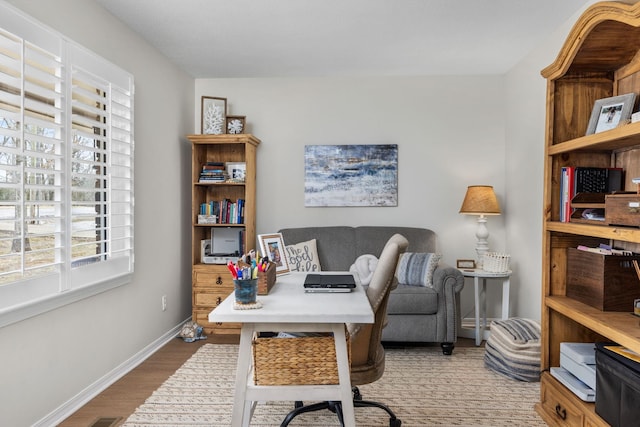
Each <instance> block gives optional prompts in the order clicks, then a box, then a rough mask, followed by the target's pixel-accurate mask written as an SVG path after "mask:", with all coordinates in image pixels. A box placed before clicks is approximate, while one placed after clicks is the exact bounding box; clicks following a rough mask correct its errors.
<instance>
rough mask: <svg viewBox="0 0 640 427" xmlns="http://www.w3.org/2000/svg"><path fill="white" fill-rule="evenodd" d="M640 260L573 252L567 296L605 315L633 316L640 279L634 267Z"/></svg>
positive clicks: (622, 256)
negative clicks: (627, 314)
mask: <svg viewBox="0 0 640 427" xmlns="http://www.w3.org/2000/svg"><path fill="white" fill-rule="evenodd" d="M633 260H638V261H640V256H638V255H633V256H627V255H603V254H598V253H594V252H588V251H582V250H579V249H576V248H569V249H568V253H567V293H566V294H567V296H568V297H570V298H573V299H575V300H578V301H581V302H583V303H585V304H587V305H590V306H592V307H595V308H597V309H599V310H602V311H628V312H633V301H634V300H635V299H636V298H640V279H638V275H637V274H636V270H635V268H634V266H633V262H632V261H633Z"/></svg>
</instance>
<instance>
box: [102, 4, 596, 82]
mask: <svg viewBox="0 0 640 427" xmlns="http://www.w3.org/2000/svg"><path fill="white" fill-rule="evenodd" d="M96 2H97V3H99V4H101V5H102V6H103V7H104V8H106V9H107V10H109V11H110V12H111V13H112V14H113V15H115V16H116V17H118V18H119V19H120V20H122V21H124V22H125V23H126V24H127V25H128V26H129V27H131V28H133V29H134V30H135V31H136V32H138V33H139V34H140V35H141V36H142V37H143V38H144V39H146V40H147V41H148V42H149V43H150V44H152V45H153V46H155V47H156V48H157V49H158V50H159V51H161V52H162V53H163V54H164V55H165V56H167V57H168V58H170V59H171V60H172V61H173V62H175V63H176V64H179V65H180V67H181V68H183V69H184V70H185V71H187V72H188V73H189V74H191V75H192V76H193V77H195V78H216V77H217V78H221V77H295V76H365V75H378V76H380V75H395V76H397V75H434V74H440V75H442V74H444V75H459V74H502V73H504V72H506V71H508V70H509V69H510V68H511V67H512V66H513V65H514V64H516V63H517V62H518V61H519V60H520V59H522V58H523V57H524V56H525V55H526V54H527V53H528V52H529V51H530V50H531V49H533V48H534V47H535V46H536V45H537V44H538V43H540V42H541V41H543V40H544V39H545V37H546V36H547V35H548V34H549V33H550V32H552V31H554V30H555V29H557V28H558V27H559V26H560V25H562V24H563V23H565V22H566V21H567V20H568V19H569V18H571V17H572V16H573V15H574V14H575V13H576V12H577V11H578V10H580V9H581V8H582V7H583V6H584V5H585V4H588V3H591V1H589V0H96Z"/></svg>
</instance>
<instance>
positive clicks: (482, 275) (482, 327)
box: [459, 268, 511, 345]
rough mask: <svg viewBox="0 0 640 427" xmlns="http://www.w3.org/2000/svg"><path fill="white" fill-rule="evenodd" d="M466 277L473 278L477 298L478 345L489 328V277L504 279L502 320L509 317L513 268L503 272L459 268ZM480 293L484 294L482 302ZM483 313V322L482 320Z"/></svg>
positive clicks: (476, 325) (475, 298)
mask: <svg viewBox="0 0 640 427" xmlns="http://www.w3.org/2000/svg"><path fill="white" fill-rule="evenodd" d="M459 270H460V272H461V273H462V275H463V276H464V277H469V278H473V291H474V300H475V315H476V319H475V320H476V324H475V338H476V345H480V343H481V342H482V340H483V339H486V338H485V337H484V334H485V331H486V329H487V279H502V320H506V319H508V318H509V288H510V287H511V283H510V279H511V270H508V271H505V272H502V273H493V272H490V271H484V270H482V269H477V268H476V269H471V268H459ZM480 279H482V290H480ZM480 295H482V296H483V298H482V304H481V303H480ZM480 314H482V323H481V322H480Z"/></svg>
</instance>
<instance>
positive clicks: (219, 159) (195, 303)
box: [188, 134, 260, 335]
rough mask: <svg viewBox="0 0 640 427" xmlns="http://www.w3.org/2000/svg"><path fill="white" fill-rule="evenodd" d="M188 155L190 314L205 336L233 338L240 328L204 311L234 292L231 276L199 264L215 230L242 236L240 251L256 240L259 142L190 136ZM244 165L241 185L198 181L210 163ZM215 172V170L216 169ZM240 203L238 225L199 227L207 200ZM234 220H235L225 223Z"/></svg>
mask: <svg viewBox="0 0 640 427" xmlns="http://www.w3.org/2000/svg"><path fill="white" fill-rule="evenodd" d="M188 139H189V141H191V144H192V157H191V159H192V160H191V188H192V192H191V221H192V226H191V230H192V231H191V261H192V262H191V263H192V271H191V274H192V316H193V320H194V321H195V322H197V323H198V324H199V325H200V326H202V327H203V328H204V330H205V332H206V333H207V334H208V335H235V334H239V333H240V325H239V324H225V323H209V320H208V316H209V313H210V312H211V311H212V310H213V309H214V308H215V307H216V306H217V305H218V304H220V303H221V302H222V300H224V299H225V298H226V297H227V296H228V295H229V294H230V293H231V292H233V281H232V277H231V273H230V272H229V270H228V269H227V267H226V265H219V264H205V263H203V262H202V258H201V257H202V247H201V246H202V243H201V242H202V241H203V240H209V239H210V238H211V232H212V229H213V232H214V233H215V232H216V230H223V229H227V230H224V231H228V230H231V232H233V231H237V232H238V233H239V234H240V233H241V232H242V233H241V234H242V236H243V241H242V244H243V246H244V249H245V252H248V251H249V250H251V249H255V242H256V148H257V147H258V144H260V140H259V139H258V138H256V137H255V136H253V135H249V134H223V135H189V136H188ZM229 162H234V163H245V168H246V174H245V180H244V182H228V181H225V182H201V180H200V173H201V171H202V168H203V166H204V165H205V164H207V163H209V164H212V163H224V164H226V163H229ZM216 168H217V167H216ZM225 199H226V200H229V201H230V202H237V200H238V199H242V200H243V201H244V209H243V210H244V213H243V217H244V220H243V221H242V222H241V223H224V224H220V223H216V224H201V223H198V215H199V214H200V213H201V211H200V209H201V205H202V204H203V203H205V204H206V203H209V202H211V201H221V200H225ZM230 222H234V221H230Z"/></svg>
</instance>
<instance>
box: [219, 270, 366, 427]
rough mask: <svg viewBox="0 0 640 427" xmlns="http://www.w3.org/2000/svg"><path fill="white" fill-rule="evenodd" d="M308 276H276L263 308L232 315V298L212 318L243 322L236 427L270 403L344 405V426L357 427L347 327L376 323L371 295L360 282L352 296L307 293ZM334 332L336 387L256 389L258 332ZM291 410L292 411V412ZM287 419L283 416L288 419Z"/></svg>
mask: <svg viewBox="0 0 640 427" xmlns="http://www.w3.org/2000/svg"><path fill="white" fill-rule="evenodd" d="M305 276H306V273H298V272H294V273H289V274H287V275H282V276H278V278H277V281H276V284H275V285H274V286H273V288H272V289H271V291H270V292H269V295H259V296H258V301H260V302H262V305H263V306H262V308H260V309H257V310H234V309H233V303H234V300H235V297H234V295H233V293H232V294H231V295H229V296H228V297H227V298H226V299H225V300H224V301H223V302H222V303H221V304H220V305H219V306H218V307H216V308H215V309H214V310H213V311H212V312H211V313H210V314H209V321H210V322H240V323H242V329H241V331H240V347H239V349H238V365H237V373H236V390H235V398H234V402H233V417H232V420H231V424H232V426H233V427H240V426H248V425H249V422H250V420H251V416H252V414H253V410H254V408H255V405H256V402H258V401H268V400H291V401H297V400H312V401H314V400H340V401H342V411H343V414H344V421H345V426H351V427H355V414H354V411H353V400H352V394H351V378H350V367H349V357H348V353H347V343H346V336H345V328H344V324H345V323H373V321H374V316H373V311H372V310H371V305H370V304H369V300H368V298H367V295H366V293H365V291H364V289H363V288H362V286H361V285H360V284H359V283H358V284H357V286H356V289H355V290H354V291H353V292H350V293H334V294H331V293H326V294H324V293H305V292H304V289H303V287H302V283H303V281H304V278H305ZM264 331H270V332H274V331H276V332H277V331H287V332H328V331H330V332H333V336H334V339H335V344H336V359H337V364H338V378H339V380H340V384H338V385H304V386H300V385H298V386H256V385H254V384H253V376H252V375H251V374H252V361H253V358H252V357H251V354H252V353H251V351H252V346H251V342H252V339H253V336H254V333H256V332H264ZM292 409H293V407H292ZM285 416H286V414H283V415H282V417H283V419H284V417H285Z"/></svg>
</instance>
